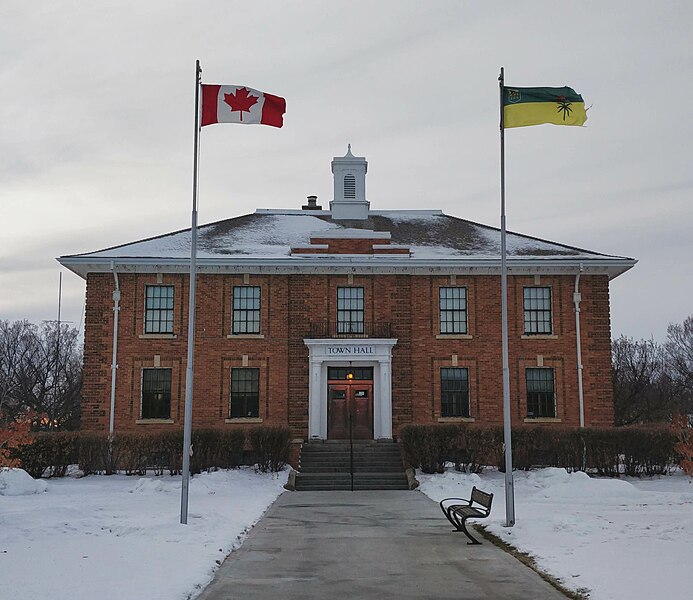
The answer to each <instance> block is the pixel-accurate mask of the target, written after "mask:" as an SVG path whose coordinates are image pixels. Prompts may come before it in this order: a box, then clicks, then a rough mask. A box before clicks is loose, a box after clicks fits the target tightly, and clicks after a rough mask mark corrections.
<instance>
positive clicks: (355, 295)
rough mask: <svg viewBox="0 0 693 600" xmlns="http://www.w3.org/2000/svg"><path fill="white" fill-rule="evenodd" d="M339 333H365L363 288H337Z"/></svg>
mask: <svg viewBox="0 0 693 600" xmlns="http://www.w3.org/2000/svg"><path fill="white" fill-rule="evenodd" d="M337 333H363V288H362V287H338V288H337Z"/></svg>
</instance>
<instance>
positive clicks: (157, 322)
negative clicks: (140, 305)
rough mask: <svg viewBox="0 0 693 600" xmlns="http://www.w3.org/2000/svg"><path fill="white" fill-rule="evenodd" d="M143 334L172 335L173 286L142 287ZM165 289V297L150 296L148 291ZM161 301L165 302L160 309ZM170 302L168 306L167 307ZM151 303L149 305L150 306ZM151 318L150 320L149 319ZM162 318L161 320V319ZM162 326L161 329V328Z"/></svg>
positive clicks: (155, 285) (148, 285)
mask: <svg viewBox="0 0 693 600" xmlns="http://www.w3.org/2000/svg"><path fill="white" fill-rule="evenodd" d="M144 288H145V289H144V333H145V335H173V317H174V310H175V294H176V290H175V286H174V285H169V284H155V283H152V284H147V285H145V286H144ZM163 289H166V290H167V291H168V292H167V295H166V297H163V296H161V295H160V294H159V295H158V296H156V295H151V296H150V290H151V291H154V290H159V292H161V290H163ZM162 300H165V301H167V302H166V306H164V307H162V306H161V304H162ZM169 300H170V306H168V304H169V302H168V301H169ZM150 301H151V304H150ZM157 304H158V306H157ZM150 316H151V318H150ZM162 316H163V318H162ZM162 324H163V327H162Z"/></svg>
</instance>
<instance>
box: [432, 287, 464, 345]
mask: <svg viewBox="0 0 693 600" xmlns="http://www.w3.org/2000/svg"><path fill="white" fill-rule="evenodd" d="M439 297H440V333H443V334H445V333H467V288H463V287H442V288H440V290H439Z"/></svg>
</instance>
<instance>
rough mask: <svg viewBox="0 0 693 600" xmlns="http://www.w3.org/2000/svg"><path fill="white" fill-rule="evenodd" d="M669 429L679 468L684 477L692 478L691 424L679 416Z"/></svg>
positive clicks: (692, 428)
mask: <svg viewBox="0 0 693 600" xmlns="http://www.w3.org/2000/svg"><path fill="white" fill-rule="evenodd" d="M671 429H672V433H673V435H674V438H675V440H676V444H675V446H674V449H675V450H676V453H677V459H678V463H679V466H680V467H681V469H682V470H683V472H684V473H685V474H686V475H690V476H691V477H693V423H691V420H690V419H689V418H686V417H684V416H683V415H679V416H677V417H675V418H674V421H673V423H672V425H671Z"/></svg>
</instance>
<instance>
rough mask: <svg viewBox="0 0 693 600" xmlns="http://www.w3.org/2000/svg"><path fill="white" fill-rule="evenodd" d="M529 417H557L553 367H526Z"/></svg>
mask: <svg viewBox="0 0 693 600" xmlns="http://www.w3.org/2000/svg"><path fill="white" fill-rule="evenodd" d="M525 376H526V379H527V417H528V418H541V417H555V416H556V393H555V386H554V377H553V369H549V368H537V369H526V371H525Z"/></svg>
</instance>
